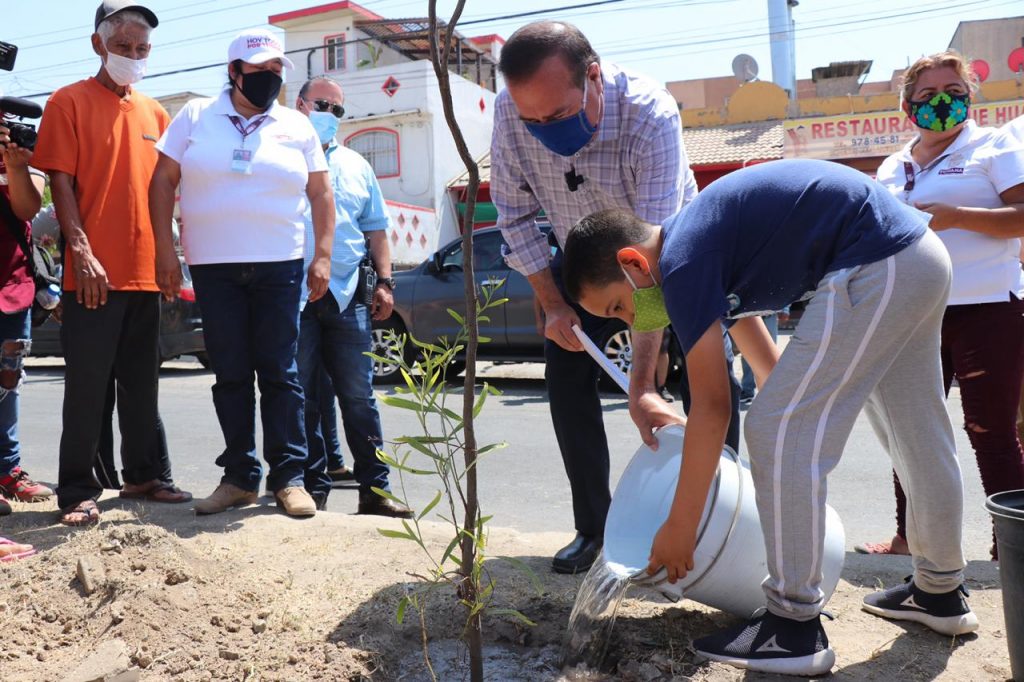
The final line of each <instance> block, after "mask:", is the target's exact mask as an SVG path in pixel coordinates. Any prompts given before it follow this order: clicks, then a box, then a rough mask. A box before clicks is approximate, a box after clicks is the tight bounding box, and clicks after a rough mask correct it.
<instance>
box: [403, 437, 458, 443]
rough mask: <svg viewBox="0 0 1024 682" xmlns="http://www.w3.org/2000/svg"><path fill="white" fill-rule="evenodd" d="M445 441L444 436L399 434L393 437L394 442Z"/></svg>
mask: <svg viewBox="0 0 1024 682" xmlns="http://www.w3.org/2000/svg"><path fill="white" fill-rule="evenodd" d="M413 441H415V442H417V443H447V442H448V439H447V438H445V437H444V436H399V437H398V438H396V439H395V442H396V443H411V442H413Z"/></svg>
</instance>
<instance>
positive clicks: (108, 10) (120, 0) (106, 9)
mask: <svg viewBox="0 0 1024 682" xmlns="http://www.w3.org/2000/svg"><path fill="white" fill-rule="evenodd" d="M127 10H132V11H134V12H138V13H139V14H141V15H142V18H143V19H145V20H146V23H147V24H149V27H150V28H156V27H157V24H159V23H160V22H159V21H158V20H157V18H156V15H155V14H153V10H151V9H149V8H148V7H143V6H142V5H139V4H137V3H134V2H131V0H107V1H106V2H101V3H100V6H99V7H97V8H96V30H99V28H100V24H102V23H103V22H104V21H105V20H106V19H109V18H110V17H112V16H114V15H115V14H117V13H118V12H124V11H127Z"/></svg>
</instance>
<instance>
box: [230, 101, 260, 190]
mask: <svg viewBox="0 0 1024 682" xmlns="http://www.w3.org/2000/svg"><path fill="white" fill-rule="evenodd" d="M228 118H230V119H231V123H232V124H234V126H235V130H237V131H238V132H240V133H241V134H242V146H241V147H239V148H237V149H234V150H232V152H231V171H232V172H234V173H239V174H241V175H252V150H251V149H246V148H245V138H247V137H249V135H251V134H252V133H254V132H255V131H256V129H257V128H259V127H260V126H261V125H263V122H264V121H266V120H267V117H266V115H263V116H260V117H259V118H257V119H255V120H253V121H251V122H250V123H249V124H248V125H242V119H241V117H239V116H229V117H228Z"/></svg>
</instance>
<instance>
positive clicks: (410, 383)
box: [399, 367, 416, 393]
mask: <svg viewBox="0 0 1024 682" xmlns="http://www.w3.org/2000/svg"><path fill="white" fill-rule="evenodd" d="M399 371H401V372H402V378H403V379H405V385H406V386H408V387H409V392H410V393H415V392H416V382H414V381H413V379H412V375H411V374H409V372H408V371H406V369H405V367H400V368H399Z"/></svg>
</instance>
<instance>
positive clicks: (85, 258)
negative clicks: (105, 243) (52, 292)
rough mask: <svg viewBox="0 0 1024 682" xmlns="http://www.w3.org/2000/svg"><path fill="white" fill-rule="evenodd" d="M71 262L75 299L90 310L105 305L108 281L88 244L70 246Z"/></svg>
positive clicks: (105, 273)
mask: <svg viewBox="0 0 1024 682" xmlns="http://www.w3.org/2000/svg"><path fill="white" fill-rule="evenodd" d="M71 263H72V266H73V267H74V272H75V299H76V300H77V301H78V302H79V303H80V304H82V305H84V306H85V307H86V308H88V309H90V310H95V309H96V308H98V307H100V306H101V305H106V303H107V292H108V291H110V281H109V280H108V279H107V271H106V270H105V269H104V268H103V265H102V264H101V263H100V262H99V260H98V259H97V258H96V256H94V255H93V254H92V249H91V248H90V247H89V246H88V244H81V243H79V244H73V245H72V246H71Z"/></svg>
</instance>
